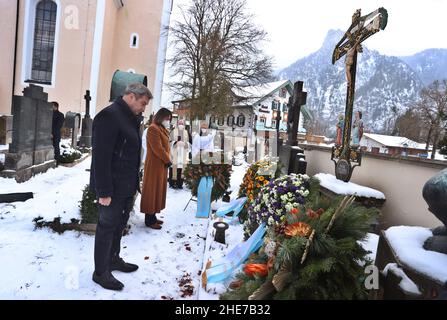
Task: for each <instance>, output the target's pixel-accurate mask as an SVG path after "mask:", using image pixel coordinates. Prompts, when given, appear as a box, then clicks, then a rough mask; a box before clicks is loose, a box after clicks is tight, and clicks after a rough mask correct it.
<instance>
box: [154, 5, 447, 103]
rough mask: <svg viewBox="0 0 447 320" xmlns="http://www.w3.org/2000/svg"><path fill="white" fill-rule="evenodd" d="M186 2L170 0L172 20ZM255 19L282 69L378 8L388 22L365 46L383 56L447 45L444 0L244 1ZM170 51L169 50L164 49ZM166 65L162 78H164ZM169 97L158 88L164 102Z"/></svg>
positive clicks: (446, 6)
mask: <svg viewBox="0 0 447 320" xmlns="http://www.w3.org/2000/svg"><path fill="white" fill-rule="evenodd" d="M189 1H190V0H174V10H173V12H172V17H171V23H173V22H174V21H175V20H176V19H180V15H179V9H178V6H182V5H184V4H185V3H188V2H189ZM247 2H248V5H249V8H250V11H251V12H252V13H253V14H254V15H255V16H256V18H255V22H256V24H258V25H259V26H261V27H262V28H263V29H264V30H265V31H267V32H268V38H269V42H268V43H267V44H266V45H265V51H266V53H267V54H269V55H270V56H272V57H273V58H274V61H275V69H282V68H285V67H287V66H288V65H290V64H292V63H293V62H295V61H296V60H298V59H300V58H302V57H305V56H307V55H309V54H311V53H312V52H315V51H316V50H318V49H319V48H320V47H321V45H322V43H323V40H324V38H325V36H326V34H327V32H328V30H330V29H341V30H343V31H345V30H346V29H347V28H348V27H349V26H350V23H351V17H352V14H353V13H354V12H355V10H356V9H362V15H365V14H367V13H370V12H371V11H374V10H376V9H377V8H379V7H384V8H385V9H387V10H388V15H389V17H388V25H387V27H386V29H385V30H384V31H381V32H379V33H378V34H375V35H374V36H372V37H371V38H369V39H368V40H366V42H365V44H366V46H368V47H369V48H371V49H375V50H377V51H379V52H380V53H382V54H386V55H396V56H405V55H412V54H414V53H417V52H419V51H422V50H424V49H428V48H447V0H247ZM168 55H169V49H168ZM169 78H170V75H169V66H168V65H167V66H166V74H165V82H169ZM171 100H172V96H171V93H170V92H169V90H167V89H166V88H164V90H163V103H164V105H169V102H170V101H171Z"/></svg>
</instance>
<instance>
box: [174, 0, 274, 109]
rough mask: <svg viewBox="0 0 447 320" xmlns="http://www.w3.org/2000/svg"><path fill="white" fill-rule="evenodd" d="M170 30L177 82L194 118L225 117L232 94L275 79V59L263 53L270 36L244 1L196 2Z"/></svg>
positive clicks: (210, 0) (213, 0) (177, 90)
mask: <svg viewBox="0 0 447 320" xmlns="http://www.w3.org/2000/svg"><path fill="white" fill-rule="evenodd" d="M181 13H182V18H181V19H180V20H179V21H176V22H175V23H174V26H173V27H172V28H171V30H170V36H171V46H172V47H173V54H172V58H171V59H170V60H169V62H170V65H171V67H172V70H173V72H174V78H175V80H174V81H173V82H171V83H170V84H169V86H170V88H171V90H172V91H173V92H174V94H176V95H177V96H179V97H180V98H181V99H189V101H190V107H191V114H192V116H197V117H204V115H205V114H208V113H212V114H216V115H219V114H225V113H227V110H228V108H229V107H230V106H231V104H232V101H233V93H232V92H234V91H237V89H238V90H243V87H244V86H247V85H251V84H258V83H261V82H263V81H266V80H269V79H271V75H272V60H271V58H269V57H267V56H266V55H265V54H264V52H263V51H262V49H261V48H260V46H261V44H262V42H263V41H265V40H266V36H267V34H266V32H265V31H263V30H262V29H259V28H258V27H257V26H256V25H255V24H254V23H253V16H252V15H251V14H249V13H248V12H247V5H246V0H192V1H191V4H190V5H189V6H188V7H187V8H186V9H184V10H183V9H181Z"/></svg>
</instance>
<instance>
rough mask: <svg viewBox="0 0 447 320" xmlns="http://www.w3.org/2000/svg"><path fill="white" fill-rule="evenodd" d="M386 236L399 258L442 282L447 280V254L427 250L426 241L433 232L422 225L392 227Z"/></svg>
mask: <svg viewBox="0 0 447 320" xmlns="http://www.w3.org/2000/svg"><path fill="white" fill-rule="evenodd" d="M385 233H386V237H387V239H388V241H389V242H390V245H391V247H392V248H393V250H394V252H395V253H396V255H397V257H398V258H399V260H400V261H401V262H402V263H404V264H405V265H407V266H408V267H411V268H413V269H414V270H416V271H418V272H420V273H422V274H425V275H427V276H429V277H431V278H432V279H436V280H438V281H440V282H442V283H445V282H446V281H447V268H446V266H447V255H445V254H442V253H439V252H434V251H428V250H425V249H424V247H423V245H424V242H425V241H426V240H427V239H428V238H430V237H431V236H432V235H433V233H432V232H431V230H430V229H427V228H422V227H407V226H399V227H391V228H389V229H388V230H386V231H385Z"/></svg>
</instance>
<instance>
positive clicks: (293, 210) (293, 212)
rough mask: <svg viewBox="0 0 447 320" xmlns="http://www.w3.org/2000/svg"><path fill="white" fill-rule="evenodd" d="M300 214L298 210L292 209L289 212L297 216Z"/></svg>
mask: <svg viewBox="0 0 447 320" xmlns="http://www.w3.org/2000/svg"><path fill="white" fill-rule="evenodd" d="M299 212H300V210H299V209H298V208H292V210H290V213H291V214H298V213H299Z"/></svg>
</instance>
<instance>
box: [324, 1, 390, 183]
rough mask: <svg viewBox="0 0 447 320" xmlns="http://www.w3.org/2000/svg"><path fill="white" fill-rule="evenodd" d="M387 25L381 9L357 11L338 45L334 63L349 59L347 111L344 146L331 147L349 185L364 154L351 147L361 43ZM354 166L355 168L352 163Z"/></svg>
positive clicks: (338, 170)
mask: <svg viewBox="0 0 447 320" xmlns="http://www.w3.org/2000/svg"><path fill="white" fill-rule="evenodd" d="M387 22H388V13H387V11H386V10H385V9H384V8H379V9H377V10H375V11H373V12H371V13H370V14H367V15H366V16H363V17H362V16H361V10H360V9H358V10H356V12H355V13H354V15H353V16H352V24H351V26H350V27H349V29H348V30H347V31H346V33H345V35H344V36H343V38H342V39H341V40H340V41H339V42H338V43H337V45H336V46H335V50H334V53H333V55H332V64H335V62H336V61H338V60H340V59H341V58H342V57H343V56H346V60H345V65H346V80H347V94H346V109H345V120H344V128H343V139H342V145H341V146H335V147H333V148H332V157H331V158H332V161H334V163H335V175H336V177H337V179H339V180H343V181H345V182H348V181H349V180H350V179H351V176H352V172H353V170H354V168H355V167H357V166H360V165H361V159H362V153H361V150H360V148H359V146H358V145H356V146H351V128H352V113H353V110H354V94H355V77H356V71H357V54H358V53H359V52H360V53H361V52H362V42H363V41H365V40H366V39H368V38H369V37H371V36H372V35H373V34H375V33H377V32H379V31H380V30H384V29H385V27H386V25H387ZM352 162H353V163H354V166H352V164H351V163H352Z"/></svg>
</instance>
